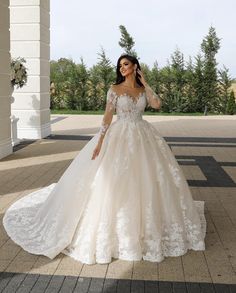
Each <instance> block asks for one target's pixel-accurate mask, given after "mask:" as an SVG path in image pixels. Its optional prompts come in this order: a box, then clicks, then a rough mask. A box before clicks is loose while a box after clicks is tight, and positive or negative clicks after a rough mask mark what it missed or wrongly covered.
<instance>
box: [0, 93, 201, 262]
mask: <svg viewBox="0 0 236 293" xmlns="http://www.w3.org/2000/svg"><path fill="white" fill-rule="evenodd" d="M111 97H113V98H112V103H113V105H114V107H115V108H116V112H117V120H116V121H115V122H114V123H112V124H111V125H110V127H109V128H108V130H107V131H106V135H105V137H104V141H103V145H102V149H101V152H100V154H99V156H98V157H97V158H96V159H95V160H91V157H92V152H93V150H94V148H95V146H96V144H97V141H98V139H99V135H100V134H99V133H98V134H96V135H95V136H94V137H93V138H92V139H91V140H90V141H89V142H88V143H87V145H86V146H85V147H84V148H83V149H82V150H81V152H80V153H79V154H78V155H77V156H76V157H75V159H74V160H73V162H72V163H71V164H70V166H69V167H68V169H67V170H66V171H65V173H64V174H63V175H62V177H61V178H60V180H59V181H58V183H54V184H52V185H50V186H48V187H46V188H43V189H40V190H38V191H36V192H33V193H31V194H29V195H27V196H25V197H23V198H21V199H20V200H18V201H16V202H15V203H14V204H13V205H12V206H11V207H10V208H9V209H8V210H7V211H6V213H5V216H4V218H3V224H4V227H5V229H6V231H7V233H8V235H9V236H10V237H11V238H12V240H13V241H15V242H16V243H17V244H19V245H20V246H22V247H23V249H25V250H26V251H28V252H30V253H33V254H41V255H45V256H48V257H49V258H54V257H55V256H56V255H58V254H59V253H60V252H63V253H65V254H67V255H70V256H71V257H73V258H75V259H76V260H79V261H81V262H83V263H87V264H94V263H109V262H111V259H112V257H114V258H119V259H123V260H141V259H144V260H149V261H157V262H160V261H162V260H163V258H164V257H165V256H179V255H183V254H184V253H186V252H187V250H188V249H193V250H204V249H205V245H204V237H205V233H206V221H205V217H204V202H202V201H193V199H192V196H191V193H190V189H189V187H188V185H187V182H186V179H185V177H184V174H183V172H182V170H181V168H180V167H179V165H178V163H177V161H176V159H175V157H174V156H173V154H172V152H171V150H170V149H169V147H168V145H167V144H166V142H165V140H164V139H163V138H162V137H161V135H160V133H159V132H158V130H157V129H156V128H154V127H153V126H152V125H151V124H149V123H148V122H147V121H145V120H143V119H142V112H143V111H144V109H145V106H146V104H147V96H146V94H145V92H144V93H142V94H140V95H139V97H138V99H137V100H136V101H135V100H134V99H133V98H132V97H130V96H128V95H125V94H124V95H119V96H118V95H116V94H115V93H114V91H112V89H110V90H109V91H108V97H107V103H110V102H111Z"/></svg>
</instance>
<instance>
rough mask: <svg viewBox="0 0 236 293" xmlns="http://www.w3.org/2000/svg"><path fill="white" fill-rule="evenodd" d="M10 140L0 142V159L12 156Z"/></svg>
mask: <svg viewBox="0 0 236 293" xmlns="http://www.w3.org/2000/svg"><path fill="white" fill-rule="evenodd" d="M12 152H13V150H12V144H11V139H10V138H9V139H6V140H3V141H0V159H2V158H4V157H6V156H8V155H10V154H12Z"/></svg>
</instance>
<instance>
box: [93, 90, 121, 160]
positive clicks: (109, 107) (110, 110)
mask: <svg viewBox="0 0 236 293" xmlns="http://www.w3.org/2000/svg"><path fill="white" fill-rule="evenodd" d="M115 108H116V94H115V93H114V91H113V90H112V88H111V87H110V89H109V90H108V92H107V102H106V109H105V113H104V116H103V119H102V124H101V127H100V130H99V140H98V144H97V146H96V148H95V149H94V152H93V156H92V160H94V159H95V158H96V156H98V155H99V152H100V149H101V146H102V142H103V139H104V137H105V135H106V132H107V130H108V128H109V126H110V124H111V122H112V118H113V114H114V112H115Z"/></svg>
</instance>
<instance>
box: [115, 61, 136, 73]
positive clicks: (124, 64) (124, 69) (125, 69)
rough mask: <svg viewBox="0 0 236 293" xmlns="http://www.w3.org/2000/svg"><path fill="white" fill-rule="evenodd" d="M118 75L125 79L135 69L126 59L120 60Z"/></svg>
mask: <svg viewBox="0 0 236 293" xmlns="http://www.w3.org/2000/svg"><path fill="white" fill-rule="evenodd" d="M119 66H120V73H121V75H122V76H124V77H126V76H128V75H130V74H133V72H134V69H135V64H133V63H132V62H131V61H129V60H128V59H126V58H122V59H121V60H120V64H119Z"/></svg>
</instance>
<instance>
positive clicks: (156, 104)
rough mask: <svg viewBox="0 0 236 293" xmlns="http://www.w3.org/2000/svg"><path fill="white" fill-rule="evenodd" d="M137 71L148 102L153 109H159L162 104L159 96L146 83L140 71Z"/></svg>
mask: <svg viewBox="0 0 236 293" xmlns="http://www.w3.org/2000/svg"><path fill="white" fill-rule="evenodd" d="M137 72H138V74H139V75H140V78H139V79H140V81H141V82H142V84H143V85H144V87H145V92H146V96H147V101H148V104H149V105H150V106H151V107H152V108H154V109H160V108H161V105H162V101H161V98H159V97H158V95H157V94H156V93H155V92H154V91H153V89H152V88H151V87H150V86H149V85H148V84H147V82H146V80H145V78H144V75H143V73H142V71H141V70H139V69H138V70H137Z"/></svg>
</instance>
